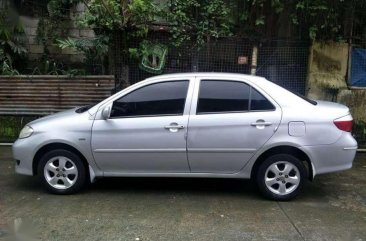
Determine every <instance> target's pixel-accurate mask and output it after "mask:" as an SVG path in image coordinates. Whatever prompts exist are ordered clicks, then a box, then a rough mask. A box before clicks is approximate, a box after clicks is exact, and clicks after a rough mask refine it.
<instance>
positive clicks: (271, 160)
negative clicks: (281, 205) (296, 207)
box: [255, 154, 308, 201]
mask: <svg viewBox="0 0 366 241" xmlns="http://www.w3.org/2000/svg"><path fill="white" fill-rule="evenodd" d="M281 162H288V163H291V164H292V165H294V166H295V167H296V168H297V169H298V172H299V173H298V174H296V175H297V177H299V183H298V184H297V187H296V185H294V186H293V187H294V189H293V190H292V191H291V192H289V193H288V194H286V193H284V194H278V193H274V191H271V190H270V188H269V187H267V185H266V182H265V178H266V172H267V169H268V168H269V167H270V166H271V165H273V164H274V166H278V167H281V168H282V166H281V165H283V164H281ZM275 163H279V164H277V165H276V164H275ZM283 166H284V165H283ZM296 168H294V169H293V171H292V173H291V175H294V173H296V170H295V169H296ZM279 170H280V173H279V175H280V174H282V175H283V176H282V177H281V176H276V175H275V176H274V177H275V179H276V181H277V180H279V181H277V182H278V183H279V182H281V183H283V184H284V185H285V186H286V185H289V188H291V185H293V184H292V183H290V182H291V181H289V180H287V179H286V178H285V176H284V173H282V169H279ZM267 175H273V173H272V172H271V171H269V172H268V173H267ZM289 175H290V174H289ZM289 175H286V176H287V178H288V176H289ZM307 176H308V175H307V171H306V168H305V166H304V164H303V163H302V162H301V161H300V160H299V159H298V158H296V157H294V156H292V155H289V154H276V155H273V156H270V157H268V158H267V159H266V160H265V161H264V162H263V163H262V164H261V165H260V166H259V168H258V170H257V175H256V177H255V179H256V183H257V186H258V188H259V190H260V192H261V193H262V194H263V196H264V197H266V198H268V199H270V200H275V201H288V200H291V199H293V198H295V197H296V196H297V195H298V194H299V193H300V192H301V190H302V189H303V187H304V185H305V183H306V180H307ZM277 177H278V178H277ZM270 178H273V177H272V176H271V177H270ZM279 178H281V179H279ZM290 178H291V176H290ZM287 181H289V183H287ZM278 183H277V184H276V183H275V184H274V185H273V186H271V188H273V189H276V187H277V186H276V185H278V190H280V189H279V188H280V185H282V184H281V183H280V184H278ZM286 190H287V186H286Z"/></svg>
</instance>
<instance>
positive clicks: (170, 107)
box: [111, 80, 189, 118]
mask: <svg viewBox="0 0 366 241" xmlns="http://www.w3.org/2000/svg"><path fill="white" fill-rule="evenodd" d="M188 85H189V81H188V80H182V81H169V82H161V83H156V84H151V85H148V86H144V87H142V88H140V89H137V90H135V91H133V92H132V93H129V94H127V95H125V96H123V97H121V98H120V99H118V100H116V101H114V103H113V107H112V111H111V118H117V117H132V116H156V115H183V111H184V105H185V101H186V96H187V91H188Z"/></svg>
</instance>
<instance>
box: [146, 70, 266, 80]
mask: <svg viewBox="0 0 366 241" xmlns="http://www.w3.org/2000/svg"><path fill="white" fill-rule="evenodd" d="M185 77H186V78H191V77H215V78H220V77H222V78H224V77H225V78H228V77H229V78H230V77H232V78H244V79H246V80H249V81H258V80H263V79H265V78H263V77H260V76H254V75H247V74H238V73H223V72H195V73H175V74H163V75H158V76H154V77H150V78H147V79H146V80H157V79H162V78H185Z"/></svg>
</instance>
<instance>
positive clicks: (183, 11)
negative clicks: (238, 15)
mask: <svg viewBox="0 0 366 241" xmlns="http://www.w3.org/2000/svg"><path fill="white" fill-rule="evenodd" d="M169 9H171V11H168V12H167V19H168V20H169V22H171V28H170V31H171V33H172V38H173V40H174V44H175V45H176V46H180V45H182V44H183V43H187V42H190V41H192V42H193V44H194V46H195V47H197V48H201V47H203V45H204V44H205V43H207V42H208V41H210V39H217V38H220V37H224V36H229V35H230V34H231V31H230V26H231V22H230V21H228V20H230V8H229V7H228V5H227V4H226V2H225V1H224V0H203V1H199V0H187V1H180V0H172V1H170V3H169Z"/></svg>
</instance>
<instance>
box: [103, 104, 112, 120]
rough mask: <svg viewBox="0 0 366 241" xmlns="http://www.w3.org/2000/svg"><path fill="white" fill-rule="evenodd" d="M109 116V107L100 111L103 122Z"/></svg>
mask: <svg viewBox="0 0 366 241" xmlns="http://www.w3.org/2000/svg"><path fill="white" fill-rule="evenodd" d="M110 114H111V107H110V106H107V107H104V109H103V110H102V118H103V119H104V120H108V118H109V116H110Z"/></svg>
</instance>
